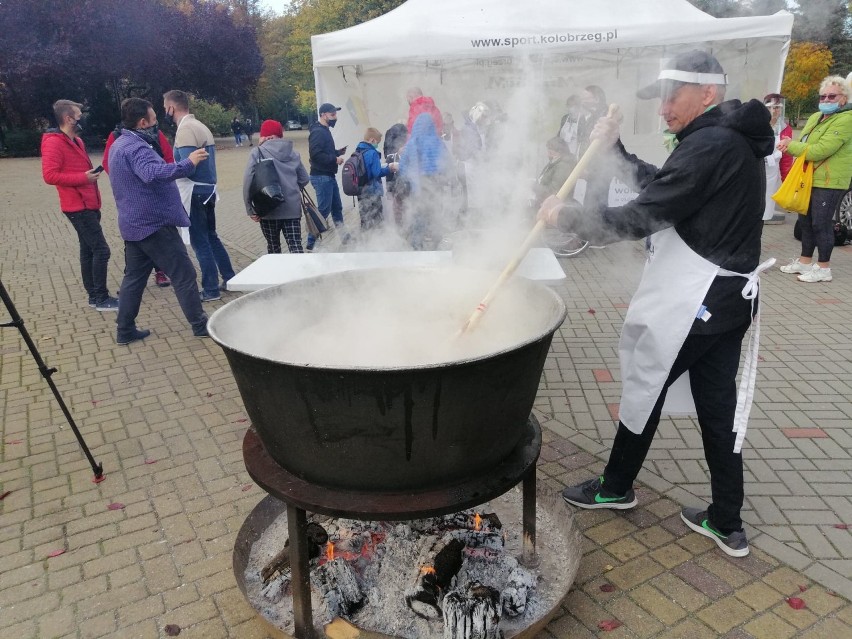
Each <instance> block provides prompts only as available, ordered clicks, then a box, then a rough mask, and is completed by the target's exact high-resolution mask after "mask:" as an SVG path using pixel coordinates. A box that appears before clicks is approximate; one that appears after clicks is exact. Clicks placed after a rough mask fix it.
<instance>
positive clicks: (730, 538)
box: [680, 508, 749, 557]
mask: <svg viewBox="0 0 852 639" xmlns="http://www.w3.org/2000/svg"><path fill="white" fill-rule="evenodd" d="M680 518H681V519H682V520H683V523H685V524H686V525H687V526H689V527H690V528H691V529H692V530H694V531H695V532H697V533H698V534H699V535H704V536H705V537H708V538H710V539H712V540H713V541H715V542H716V545H717V546H719V548H721V549H722V551H724V553H725V554H726V555H730V556H731V557H745V556H746V555H747V554H748V553H749V547H748V538H747V537H746V534H745V531H744V530H738V531H735V532H732V533H728V534H727V535H723V534H722V533H721V532H719V531H718V530H716V528H715V526H713V524H711V523H710V520H709V519H708V517H707V511H706V510H701V509H700V508H684V509H683V510H681V511H680Z"/></svg>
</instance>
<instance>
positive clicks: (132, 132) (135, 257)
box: [109, 98, 208, 344]
mask: <svg viewBox="0 0 852 639" xmlns="http://www.w3.org/2000/svg"><path fill="white" fill-rule="evenodd" d="M121 120H122V123H123V124H124V127H125V133H124V135H122V136H121V137H120V138H118V139H117V140H116V141H115V144H113V145H112V149H111V151H110V161H109V164H110V175H109V178H110V183H111V184H112V192H113V195H114V196H115V204H116V207H117V208H118V230H119V232H120V233H121V237H122V239H123V240H124V255H125V264H126V266H125V271H124V280H123V281H122V282H121V297H120V298H119V305H118V318H117V319H116V323H117V324H118V328H117V330H116V338H115V341H116V342H117V343H119V344H130V343H131V342H135V341H137V340H141V339H145V338H146V337H148V336H149V335H150V334H151V331H149V330H139V329H138V328H137V327H136V316H137V315H138V314H139V306H140V304H141V303H142V293H143V292H144V290H145V284H146V283H147V281H148V276H149V275H150V274H151V270H152V269H153V268H154V264H157V265H158V266H160V268H162V269H163V271H165V273H166V275H168V276H169V277H170V278H171V280H172V288H173V289H174V292H175V296H176V297H177V299H178V303H179V304H180V307H181V310H182V311H183V314H184V316H185V317H186V319H187V321H188V322H189V324H190V326H192V333H193V335H195V336H197V337H207V314H206V313H205V312H204V310H203V309H202V307H201V297H200V296H199V292H198V285H197V284H196V281H195V267H194V266H193V265H192V262H191V261H190V259H189V255H188V254H187V252H186V246H185V245H184V243H183V240H182V239H181V237H180V233H179V232H178V230H177V227H179V226H189V216H188V215H187V214H186V210H185V209H184V208H183V204H182V203H181V198H180V194H179V192H178V188H177V186H176V185H175V180H177V179H178V178H183V177H188V176H190V175H192V174H193V173H194V172H195V168H196V167H197V166H198V165H199V164H200V163H201V162H203V161H205V160H206V159H207V157H208V154H207V151H206V150H205V149H204V148H200V149H196V150H195V151H193V152H192V153H190V154H189V156H188V157H187V158H185V159H183V160H180V161H179V162H177V163H175V164H167V163H166V162H165V161H164V160H163V158H161V157H160V156H159V155H157V153H156V152H155V151H154V149H153V148H151V145H152V141H153V140H154V139H155V138H156V136H157V133H156V128H155V127H156V125H157V115H156V113H154V109H153V107H152V106H151V103H150V102H148V101H147V100H143V99H141V98H127V99H126V100H125V101H124V102H122V103H121Z"/></svg>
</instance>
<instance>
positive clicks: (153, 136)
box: [136, 124, 160, 144]
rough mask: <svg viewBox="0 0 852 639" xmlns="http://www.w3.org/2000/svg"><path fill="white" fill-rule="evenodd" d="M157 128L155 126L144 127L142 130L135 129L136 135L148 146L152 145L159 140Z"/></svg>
mask: <svg viewBox="0 0 852 639" xmlns="http://www.w3.org/2000/svg"><path fill="white" fill-rule="evenodd" d="M159 130H160V129H159V128H158V127H157V125H156V124H155V125H154V126H146V127H145V128H144V129H136V133H138V134H139V137H141V138H142V139H143V140H145V141H146V142H147V143H148V144H153V143H154V142H156V141H158V139H159V135H158V133H159Z"/></svg>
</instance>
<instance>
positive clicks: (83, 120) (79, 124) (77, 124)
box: [74, 115, 86, 131]
mask: <svg viewBox="0 0 852 639" xmlns="http://www.w3.org/2000/svg"><path fill="white" fill-rule="evenodd" d="M85 125H86V116H85V115H81V116H80V119H79V120H77V121H76V122H75V123H74V126H75V128H76V129H77V130H78V131H82V130H83V127H84V126H85Z"/></svg>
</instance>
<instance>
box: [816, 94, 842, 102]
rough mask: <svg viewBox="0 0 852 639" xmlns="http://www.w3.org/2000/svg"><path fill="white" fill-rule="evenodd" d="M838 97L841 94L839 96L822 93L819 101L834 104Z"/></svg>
mask: <svg viewBox="0 0 852 639" xmlns="http://www.w3.org/2000/svg"><path fill="white" fill-rule="evenodd" d="M838 95H840V94H838V93H820V95H819V101H820V102H834V101H835V100H836V99H837V97H838Z"/></svg>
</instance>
